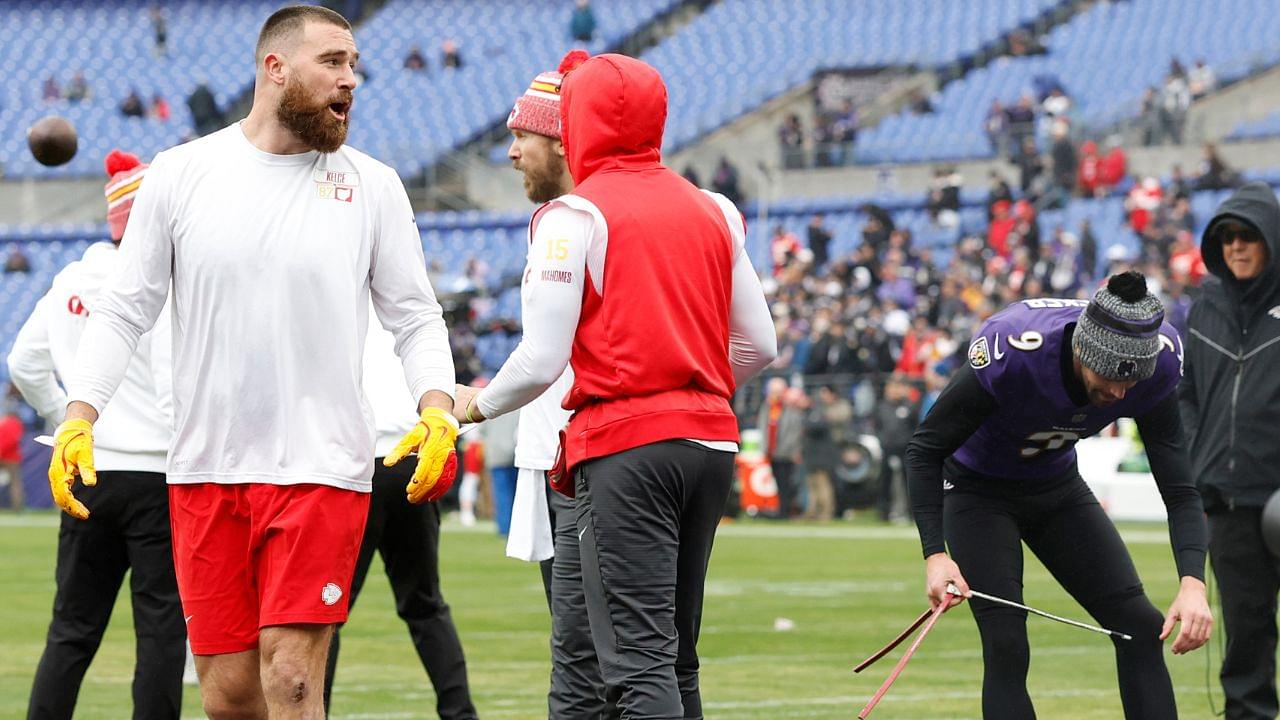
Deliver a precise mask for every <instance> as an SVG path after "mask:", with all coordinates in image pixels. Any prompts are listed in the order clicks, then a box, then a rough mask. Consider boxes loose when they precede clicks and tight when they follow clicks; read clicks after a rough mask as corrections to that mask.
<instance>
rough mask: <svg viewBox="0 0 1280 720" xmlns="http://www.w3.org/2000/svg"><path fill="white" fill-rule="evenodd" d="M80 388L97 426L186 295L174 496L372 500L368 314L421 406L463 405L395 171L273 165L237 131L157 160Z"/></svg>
mask: <svg viewBox="0 0 1280 720" xmlns="http://www.w3.org/2000/svg"><path fill="white" fill-rule="evenodd" d="M121 255H122V256H121V268H120V273H119V275H118V276H117V277H116V279H115V282H114V283H113V285H112V286H111V288H110V290H109V291H108V292H107V293H105V294H104V297H103V299H102V302H101V307H100V308H98V309H95V311H94V313H93V315H92V317H91V318H90V322H89V326H88V328H87V329H86V330H85V335H84V338H83V340H82V342H81V345H80V352H79V355H78V357H77V359H76V367H77V372H76V373H75V375H74V377H73V380H72V382H71V384H70V386H69V388H68V394H69V396H70V399H72V400H81V401H84V402H86V403H88V404H89V405H91V406H93V407H94V408H95V409H97V410H99V411H101V410H102V409H103V408H105V407H106V406H107V401H108V400H109V399H110V398H111V396H112V394H113V393H114V392H115V389H116V386H117V385H118V384H119V382H120V379H121V377H122V376H123V375H124V371H125V367H126V365H127V363H128V359H129V357H130V356H131V355H132V352H133V347H134V345H135V344H136V343H137V341H138V338H139V336H140V335H141V334H142V333H143V332H145V331H146V330H148V329H149V328H150V327H151V324H152V322H153V321H154V320H155V317H156V315H157V314H158V313H159V311H160V308H161V306H162V305H163V304H164V301H165V297H166V296H167V295H168V293H169V286H170V283H171V282H172V292H173V347H174V352H173V356H174V357H173V367H174V373H173V389H174V412H175V437H174V441H173V447H172V451H171V452H170V455H169V467H168V477H169V482H171V483H197V482H217V483H270V484H277V485H289V484H295V483H319V484H324V485H331V486H334V487H340V488H346V489H350V490H357V491H363V492H367V491H368V490H369V479H370V477H371V476H372V474H373V450H374V447H373V445H374V443H373V440H374V426H373V416H372V413H371V412H370V409H369V406H368V403H367V402H366V401H365V399H364V394H363V392H362V391H361V374H362V373H361V356H362V349H363V343H364V338H365V330H366V327H367V324H368V307H369V298H370V296H371V295H372V299H373V304H374V307H375V308H376V312H377V315H378V318H379V320H381V322H382V325H383V327H385V328H387V329H388V330H390V331H391V332H392V334H394V335H395V338H396V347H395V349H396V353H397V354H398V355H399V356H400V358H401V361H402V363H403V365H404V373H405V379H406V382H407V384H408V385H409V388H410V390H411V392H412V394H413V397H415V398H421V397H422V395H423V394H425V393H426V392H427V391H429V390H440V391H442V392H445V393H447V394H449V395H450V396H452V394H453V383H454V376H453V360H452V357H451V355H450V351H449V344H448V336H447V331H446V329H445V325H444V319H443V316H442V314H441V309H440V305H439V303H438V302H436V298H435V293H434V292H433V291H432V289H431V284H430V282H429V281H428V280H427V273H426V268H425V261H424V260H423V255H422V242H421V238H420V236H419V234H418V230H417V225H416V223H415V221H414V217H413V212H412V210H411V208H410V206H409V199H408V196H407V195H406V194H405V191H404V186H403V185H402V184H401V182H400V179H399V178H398V177H397V176H396V174H395V171H393V170H392V169H391V168H389V167H387V166H386V165H384V164H382V163H380V162H378V161H376V160H374V159H372V158H370V157H369V156H367V155H365V154H363V153H361V152H359V151H356V150H353V149H351V148H349V147H345V146H344V147H342V148H341V149H339V150H338V151H337V152H334V153H328V154H324V153H318V152H306V153H300V154H295V155H272V154H269V153H266V152H263V151H262V150H259V149H258V148H257V147H255V146H254V145H253V144H252V143H250V142H249V140H248V138H246V137H245V135H244V132H243V131H242V130H241V127H240V125H238V124H237V125H232V126H231V127H228V128H226V129H224V130H221V131H219V132H216V133H214V134H212V135H209V136H207V137H204V138H201V139H200V140H196V141H194V142H191V143H188V144H186V145H180V146H178V147H175V148H172V149H170V150H166V151H164V152H162V153H160V154H159V155H157V156H156V158H155V160H154V161H153V162H152V163H151V167H150V168H149V169H148V171H147V179H146V182H144V183H143V184H142V187H141V189H140V190H139V192H138V195H137V197H136V199H135V200H134V205H133V210H132V212H131V214H130V219H129V226H128V229H127V231H126V233H125V238H124V242H123V243H122V245H121Z"/></svg>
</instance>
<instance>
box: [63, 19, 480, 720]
mask: <svg viewBox="0 0 1280 720" xmlns="http://www.w3.org/2000/svg"><path fill="white" fill-rule="evenodd" d="M358 57H359V53H358V52H357V51H356V45H355V40H354V38H353V36H352V34H351V28H350V25H349V24H348V23H347V21H346V20H345V19H343V18H342V16H341V15H338V14H337V13H334V12H331V11H329V10H325V9H323V8H319V7H311V6H297V7H289V8H285V9H283V10H280V11H278V12H276V13H275V14H273V15H272V16H271V17H270V18H269V19H268V20H267V21H266V23H265V24H264V25H263V28H262V32H261V33H260V35H259V38H258V44H257V50H256V54H255V63H256V71H257V75H256V84H255V87H254V100H253V108H252V110H251V111H250V113H249V116H248V117H247V118H246V119H245V120H244V121H243V122H240V123H238V124H235V125H232V126H231V127H228V128H226V129H223V130H221V131H218V132H216V133H213V134H211V135H209V136H206V137H204V138H201V139H199V140H196V141H194V142H191V143H188V144H186V145H181V146H178V147H175V148H172V149H170V150H166V151H164V152H162V153H160V154H159V155H157V156H156V158H155V160H154V161H153V162H152V164H151V167H150V170H149V171H148V174H147V182H146V184H144V185H143V186H142V189H141V191H140V192H139V194H138V197H137V199H136V201H135V205H134V208H133V214H132V218H131V221H130V223H129V227H128V230H127V232H126V235H127V236H126V239H125V242H124V243H123V244H122V247H123V249H122V250H121V258H120V266H121V267H120V272H119V274H118V275H117V276H116V278H115V280H114V282H113V284H112V285H111V286H110V287H108V288H107V291H106V292H105V293H104V294H103V297H102V299H101V301H100V303H99V307H97V308H95V310H94V312H93V314H92V316H91V317H90V320H89V324H88V327H87V328H86V330H85V333H84V337H83V339H82V341H81V344H80V348H79V353H78V356H77V361H76V367H77V372H76V373H75V374H74V376H73V379H72V382H71V384H70V387H69V388H68V396H69V398H70V401H71V402H70V404H69V405H68V408H67V413H66V420H65V421H64V422H63V423H62V425H61V426H59V428H58V432H57V434H56V447H55V450H54V453H53V457H54V460H53V462H52V464H51V466H50V471H49V475H50V483H51V486H52V488H53V491H54V497H55V500H56V501H57V502H58V505H59V506H60V507H62V508H63V509H64V510H66V511H67V512H68V513H70V514H71V515H73V516H76V517H81V518H83V517H87V515H88V513H89V511H90V509H89V508H86V507H85V506H84V505H83V504H81V503H80V502H79V501H77V500H76V499H75V498H74V497H72V494H71V490H72V486H73V484H74V482H75V479H76V478H77V477H79V478H80V479H81V480H83V481H84V483H85V484H86V485H93V484H94V483H95V482H96V475H95V472H94V466H93V455H92V447H93V437H92V429H93V426H92V423H93V422H94V420H95V419H96V418H97V417H98V414H99V413H100V412H101V411H102V410H103V409H104V408H105V407H106V405H107V402H108V400H110V398H111V397H112V394H113V393H114V392H115V390H116V386H117V385H118V384H119V383H120V380H121V378H122V377H123V376H124V373H125V369H126V367H127V365H128V362H129V358H130V357H131V356H132V355H133V348H134V346H135V344H136V343H137V341H138V338H139V337H140V336H141V335H142V334H143V333H144V332H146V331H147V330H148V329H150V327H151V326H152V323H153V322H154V321H155V318H156V316H157V315H158V314H159V312H160V309H161V307H162V306H163V305H164V303H165V300H166V298H168V297H170V293H172V308H173V310H172V313H173V397H174V422H175V424H174V436H173V441H172V443H171V445H170V448H169V456H168V465H167V476H168V482H169V486H170V488H169V490H170V509H171V514H172V522H173V543H174V560H175V566H176V569H177V578H178V590H179V593H180V595H181V598H182V605H183V615H184V617H185V619H186V621H187V630H188V634H189V637H190V640H191V647H192V651H193V652H194V653H195V654H196V667H197V671H198V672H199V675H200V685H201V693H202V698H203V701H204V710H205V712H206V713H207V714H208V715H209V717H210V718H213V719H214V720H218V719H220V718H230V717H234V718H266V717H271V718H277V717H280V718H283V717H290V718H293V717H298V718H303V717H305V718H320V717H323V713H324V710H323V703H322V701H321V696H322V688H323V677H324V666H325V656H326V651H327V649H328V646H329V638H330V635H331V633H332V629H333V625H334V624H335V623H340V622H343V621H345V620H346V617H347V606H348V596H349V593H350V588H349V587H348V585H349V583H350V580H351V576H352V568H353V565H354V563H355V560H356V555H357V551H358V550H359V547H360V539H361V534H362V531H363V528H364V523H365V518H366V516H367V512H368V505H369V495H368V493H369V490H370V477H371V476H372V474H373V462H374V434H375V433H374V421H373V416H372V413H371V411H370V409H369V404H368V402H367V401H366V400H365V398H364V394H363V391H362V389H361V355H362V344H363V341H364V338H365V330H366V327H367V323H368V322H369V317H368V307H369V301H370V297H372V301H373V306H374V308H375V311H376V314H377V316H378V317H377V319H378V321H379V322H381V324H382V325H383V327H385V328H386V329H387V330H389V331H390V332H391V333H392V334H393V335H394V336H395V350H396V353H397V355H399V356H400V359H401V362H402V363H403V365H404V372H405V380H406V382H407V383H408V386H409V388H410V390H411V391H412V396H413V399H414V400H415V401H416V402H417V404H418V410H419V412H420V413H421V420H420V422H419V423H418V424H417V426H416V427H415V428H414V429H413V430H412V431H411V432H410V433H409V435H407V436H406V437H405V439H404V440H403V441H401V443H400V445H398V446H397V447H396V448H395V449H394V450H393V451H392V452H391V453H390V455H389V456H388V457H387V458H386V461H387V463H388V464H394V463H395V462H396V461H398V460H400V459H401V458H403V457H404V456H405V455H407V454H408V453H410V452H413V451H416V452H417V453H418V471H417V472H416V473H415V474H414V477H413V480H412V481H411V482H410V483H409V485H408V487H407V488H406V493H407V495H408V499H409V501H410V502H424V501H428V500H433V499H435V498H436V497H438V496H439V495H441V494H443V492H444V491H445V490H447V489H448V487H449V485H450V484H451V483H452V481H453V474H454V469H455V467H456V457H455V455H454V440H455V438H456V435H457V424H456V422H455V421H454V420H453V418H452V417H450V415H449V411H450V410H451V408H452V405H453V399H452V391H453V387H454V385H453V383H454V375H453V361H452V358H451V356H450V352H449V344H448V337H447V331H446V329H445V325H444V319H443V316H442V314H441V310H440V305H439V303H437V302H436V298H435V294H434V292H433V291H432V289H431V285H430V283H429V282H428V280H427V274H426V269H425V262H424V260H423V254H422V244H421V238H420V236H419V234H418V230H417V226H416V224H415V222H414V218H413V212H412V210H411V208H410V205H409V199H408V196H407V195H406V194H405V191H404V186H403V184H402V183H401V182H400V179H399V177H397V176H396V174H395V171H394V170H392V169H391V168H389V167H387V166H386V165H383V164H382V163H380V162H378V161H376V160H374V159H372V158H370V157H369V156H367V155H365V154H363V153H361V152H359V151H356V150H354V149H352V148H350V147H347V146H345V145H344V144H343V143H344V141H345V139H346V134H347V127H348V122H349V116H350V112H351V107H352V100H353V91H354V90H355V87H356V77H355V66H356V61H357V59H358ZM171 285H172V290H170V286H171ZM104 602H106V599H104Z"/></svg>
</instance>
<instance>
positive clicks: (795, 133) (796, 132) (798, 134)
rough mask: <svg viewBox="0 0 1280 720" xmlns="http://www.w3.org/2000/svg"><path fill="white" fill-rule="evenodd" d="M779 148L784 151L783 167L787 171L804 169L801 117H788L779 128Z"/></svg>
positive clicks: (791, 115)
mask: <svg viewBox="0 0 1280 720" xmlns="http://www.w3.org/2000/svg"><path fill="white" fill-rule="evenodd" d="M778 146H779V147H780V148H781V149H782V167H784V168H786V169H787V170H795V169H797V168H802V167H804V165H805V162H804V126H802V125H801V124H800V116H799V115H796V114H795V113H792V114H790V115H788V116H787V119H786V120H784V121H783V122H782V125H779V126H778Z"/></svg>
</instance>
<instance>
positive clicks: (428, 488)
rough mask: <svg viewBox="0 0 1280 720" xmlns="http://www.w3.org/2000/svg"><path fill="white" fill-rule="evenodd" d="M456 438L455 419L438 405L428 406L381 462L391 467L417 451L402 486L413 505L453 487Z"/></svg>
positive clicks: (456, 457)
mask: <svg viewBox="0 0 1280 720" xmlns="http://www.w3.org/2000/svg"><path fill="white" fill-rule="evenodd" d="M457 441H458V421H457V420H456V419H454V417H453V415H450V414H449V413H447V412H445V411H444V410H441V409H440V408H436V407H429V408H426V409H424V410H423V411H422V416H421V419H419V420H418V424H417V425H414V426H413V429H412V430H410V431H409V433H408V434H407V435H405V436H404V437H403V438H401V439H400V442H399V443H398V444H397V445H396V446H395V449H394V450H392V451H391V454H389V455H387V456H386V457H385V458H383V459H382V464H383V465H386V466H387V467H391V466H392V465H395V464H396V463H398V462H400V461H401V460H402V459H403V458H404V457H405V456H406V455H408V454H409V453H412V452H416V453H418V467H417V469H416V470H414V471H413V479H412V480H410V481H409V484H408V485H406V486H405V488H404V490H405V494H406V495H407V496H408V498H409V502H411V503H413V504H414V505H417V504H419V503H424V502H431V501H434V500H439V499H440V498H441V497H443V496H444V494H445V493H447V492H449V488H451V487H453V479H454V477H455V476H457V474H458V453H457V449H456V447H455V446H456V445H457Z"/></svg>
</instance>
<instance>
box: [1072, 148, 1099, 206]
mask: <svg viewBox="0 0 1280 720" xmlns="http://www.w3.org/2000/svg"><path fill="white" fill-rule="evenodd" d="M1076 179H1077V182H1078V183H1079V186H1080V197H1084V198H1091V197H1098V196H1100V195H1102V193H1103V187H1102V158H1100V157H1098V143H1096V142H1094V141H1092V140H1086V141H1085V142H1084V143H1083V144H1082V145H1080V164H1079V166H1078V167H1077V169H1076Z"/></svg>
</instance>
